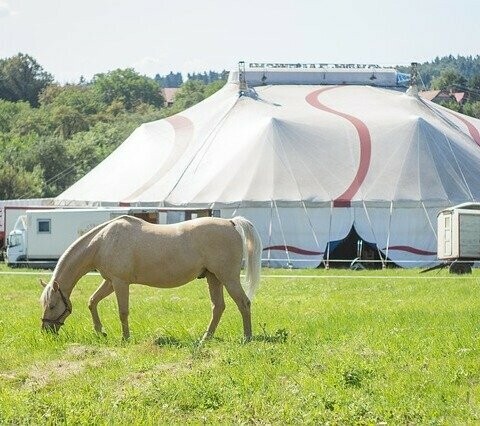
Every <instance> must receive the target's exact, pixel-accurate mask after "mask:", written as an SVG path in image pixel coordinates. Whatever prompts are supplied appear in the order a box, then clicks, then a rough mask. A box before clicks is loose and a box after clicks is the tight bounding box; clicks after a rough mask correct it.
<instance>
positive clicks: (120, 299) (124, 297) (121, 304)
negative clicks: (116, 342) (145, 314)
mask: <svg viewBox="0 0 480 426" xmlns="http://www.w3.org/2000/svg"><path fill="white" fill-rule="evenodd" d="M112 284H113V289H114V290H115V295H116V296H117V303H118V314H119V317H120V322H121V324H122V334H123V340H128V339H129V338H130V328H129V326H128V309H129V308H128V306H129V300H128V299H129V290H130V289H129V284H128V283H127V282H125V281H120V280H113V281H112Z"/></svg>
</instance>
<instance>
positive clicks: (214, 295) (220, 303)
mask: <svg viewBox="0 0 480 426" xmlns="http://www.w3.org/2000/svg"><path fill="white" fill-rule="evenodd" d="M205 276H206V277H207V282H208V291H209V292H210V299H211V301H212V319H211V320H210V324H209V325H208V329H207V332H206V333H205V334H204V335H203V338H202V340H207V339H210V338H211V337H213V335H214V333H215V330H216V329H217V325H218V323H219V321H220V318H221V317H222V314H223V311H224V310H225V300H224V298H223V285H222V283H221V282H220V281H219V280H218V279H217V277H216V276H215V275H214V274H212V273H211V272H207V273H206V274H205Z"/></svg>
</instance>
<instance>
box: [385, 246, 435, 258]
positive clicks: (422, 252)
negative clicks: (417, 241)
mask: <svg viewBox="0 0 480 426" xmlns="http://www.w3.org/2000/svg"><path fill="white" fill-rule="evenodd" d="M385 250H386V249H385V248H384V249H383V251H385ZM388 250H396V251H405V252H407V253H412V254H418V255H420V256H433V255H435V254H437V252H436V251H427V250H422V249H418V248H415V247H410V246H391V247H389V248H388Z"/></svg>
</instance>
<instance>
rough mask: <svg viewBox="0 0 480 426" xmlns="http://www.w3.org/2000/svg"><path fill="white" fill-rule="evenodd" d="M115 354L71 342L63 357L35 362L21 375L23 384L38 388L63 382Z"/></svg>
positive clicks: (96, 365) (30, 387)
mask: <svg viewBox="0 0 480 426" xmlns="http://www.w3.org/2000/svg"><path fill="white" fill-rule="evenodd" d="M115 356H117V353H116V352H115V351H113V350H109V349H104V348H98V347H94V346H83V345H77V344H73V345H70V346H69V347H68V348H67V349H66V350H65V359H60V360H52V361H47V362H43V363H35V364H34V365H33V366H32V367H31V368H30V370H29V371H28V372H27V373H26V374H24V375H23V377H24V380H23V385H24V386H25V387H27V388H29V389H38V388H42V387H45V386H47V385H48V384H50V383H52V382H63V381H65V380H67V379H68V378H69V377H72V376H75V375H78V374H80V373H82V372H84V371H85V369H86V368H87V367H92V366H93V367H99V366H101V365H102V364H104V363H105V362H107V361H108V360H109V359H112V358H113V357H115Z"/></svg>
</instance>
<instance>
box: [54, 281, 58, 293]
mask: <svg viewBox="0 0 480 426" xmlns="http://www.w3.org/2000/svg"><path fill="white" fill-rule="evenodd" d="M58 289H59V287H58V283H57V282H56V281H54V282H53V291H58Z"/></svg>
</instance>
